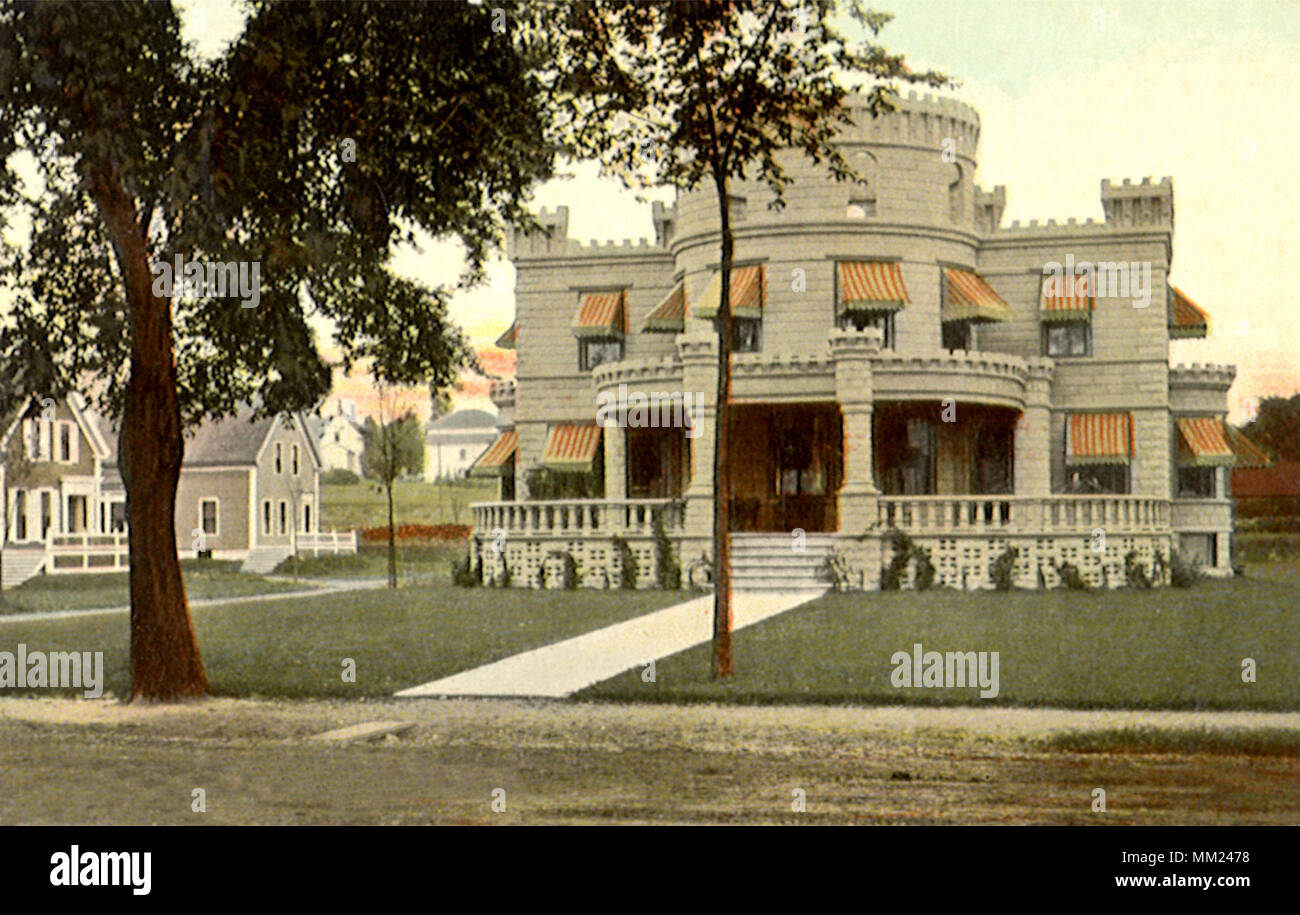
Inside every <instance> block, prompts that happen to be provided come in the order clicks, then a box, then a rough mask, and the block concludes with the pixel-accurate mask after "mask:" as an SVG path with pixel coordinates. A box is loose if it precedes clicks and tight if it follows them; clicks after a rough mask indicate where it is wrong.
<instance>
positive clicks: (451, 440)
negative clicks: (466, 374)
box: [424, 410, 497, 480]
mask: <svg viewBox="0 0 1300 915" xmlns="http://www.w3.org/2000/svg"><path fill="white" fill-rule="evenodd" d="M496 440H497V418H496V416H494V415H493V414H491V413H489V412H487V411H486V410H457V411H455V412H454V413H448V414H447V415H446V416H441V417H439V418H438V419H436V420H433V421H431V422H430V423H429V424H428V425H426V426H425V433H424V443H425V451H424V478H425V479H426V480H445V479H459V478H461V477H464V476H465V475H466V474H467V473H468V472H469V469H470V468H471V467H472V466H474V462H475V461H477V460H478V459H479V457H480V455H482V454H483V452H485V451H487V449H488V446H490V445H491V444H492V443H493V442H495V441H496Z"/></svg>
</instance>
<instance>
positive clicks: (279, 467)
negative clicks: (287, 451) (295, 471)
mask: <svg viewBox="0 0 1300 915" xmlns="http://www.w3.org/2000/svg"><path fill="white" fill-rule="evenodd" d="M275 472H276V473H284V445H282V444H280V443H279V442H276V443H275Z"/></svg>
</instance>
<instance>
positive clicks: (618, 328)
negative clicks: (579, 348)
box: [573, 290, 627, 337]
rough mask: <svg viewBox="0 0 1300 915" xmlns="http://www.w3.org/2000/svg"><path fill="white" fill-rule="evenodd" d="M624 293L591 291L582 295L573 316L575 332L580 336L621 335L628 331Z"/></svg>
mask: <svg viewBox="0 0 1300 915" xmlns="http://www.w3.org/2000/svg"><path fill="white" fill-rule="evenodd" d="M623 299H624V293H623V291H622V290H619V291H618V292H589V293H587V294H586V295H584V296H583V297H582V302H581V303H580V304H579V305H578V313H577V314H576V315H574V316H573V332H574V334H576V335H577V336H579V337H621V336H623V334H624V333H626V332H627V309H626V308H624V307H623Z"/></svg>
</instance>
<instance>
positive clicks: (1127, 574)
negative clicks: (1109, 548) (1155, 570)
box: [1124, 550, 1151, 589]
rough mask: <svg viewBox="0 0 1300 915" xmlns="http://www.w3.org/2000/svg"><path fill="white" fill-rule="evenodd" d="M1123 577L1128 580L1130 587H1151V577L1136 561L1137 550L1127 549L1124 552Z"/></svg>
mask: <svg viewBox="0 0 1300 915" xmlns="http://www.w3.org/2000/svg"><path fill="white" fill-rule="evenodd" d="M1124 578H1125V580H1126V581H1128V586H1129V587H1130V588H1141V589H1146V588H1149V587H1151V579H1150V577H1149V576H1148V575H1147V570H1146V569H1144V568H1143V567H1142V563H1140V562H1138V551H1137V550H1129V551H1128V552H1127V553H1125V554H1124Z"/></svg>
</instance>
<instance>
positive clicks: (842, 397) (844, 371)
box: [830, 328, 881, 535]
mask: <svg viewBox="0 0 1300 915" xmlns="http://www.w3.org/2000/svg"><path fill="white" fill-rule="evenodd" d="M880 344H881V336H880V331H878V330H875V329H874V328H873V329H868V330H864V331H855V330H836V331H832V332H831V335H830V348H831V359H832V361H833V362H834V364H835V399H836V401H838V403H839V405H840V410H841V412H842V413H843V417H844V430H843V434H844V483H843V485H842V486H841V487H840V492H839V528H840V531H841V532H843V533H846V534H853V535H859V534H862V533H863V532H865V531H866V529H867V527H868V526H869V525H870V524H872V523H873V522H874V521H875V520H876V497H877V496H879V495H880V490H879V489H877V488H876V481H875V472H874V468H873V458H872V445H871V434H872V414H873V411H874V406H873V395H872V387H871V359H872V357H873V356H875V355H876V354H877V353H878V352H880Z"/></svg>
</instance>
